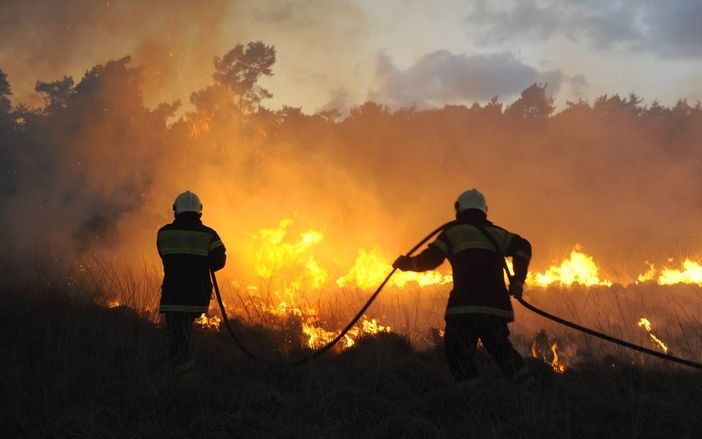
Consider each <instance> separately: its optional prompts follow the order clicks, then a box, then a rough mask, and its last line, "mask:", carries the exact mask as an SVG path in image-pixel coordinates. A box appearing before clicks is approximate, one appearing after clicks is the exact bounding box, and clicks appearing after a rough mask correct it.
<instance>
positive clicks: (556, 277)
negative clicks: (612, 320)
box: [527, 245, 612, 287]
mask: <svg viewBox="0 0 702 439" xmlns="http://www.w3.org/2000/svg"><path fill="white" fill-rule="evenodd" d="M599 271H600V270H599V267H597V264H595V261H594V259H593V258H592V256H589V255H587V254H585V253H583V252H581V251H580V246H579V245H576V247H575V248H574V249H573V250H572V251H571V252H570V256H569V257H568V259H565V260H564V261H563V262H561V264H560V265H551V266H550V267H549V268H548V270H546V271H545V272H543V273H537V274H536V275H534V276H533V277H532V278H530V279H528V280H527V282H528V283H529V282H530V280H533V282H534V283H535V284H536V285H538V286H540V287H547V286H549V285H551V284H558V285H561V286H571V285H573V284H580V285H584V286H587V287H590V286H596V285H599V286H607V287H609V286H611V285H612V282H611V281H609V280H606V279H600V275H599Z"/></svg>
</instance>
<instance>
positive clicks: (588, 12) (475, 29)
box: [464, 0, 702, 58]
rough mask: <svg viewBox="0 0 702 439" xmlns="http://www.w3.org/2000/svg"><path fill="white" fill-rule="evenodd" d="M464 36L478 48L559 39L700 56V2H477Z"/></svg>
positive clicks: (663, 54) (680, 55) (592, 44)
mask: <svg viewBox="0 0 702 439" xmlns="http://www.w3.org/2000/svg"><path fill="white" fill-rule="evenodd" d="M464 23H465V25H466V32H467V33H469V34H470V35H472V36H474V38H475V40H476V42H478V43H482V44H501V43H505V42H509V41H523V40H524V39H531V40H537V41H541V40H546V39H549V38H551V37H553V36H555V35H563V36H566V37H568V38H570V39H572V40H574V41H578V42H584V43H586V44H589V45H590V46H591V47H593V48H595V49H600V50H604V49H615V50H633V51H645V52H651V53H654V54H656V55H659V56H661V57H664V58H668V57H699V56H700V55H702V45H700V44H699V42H700V41H702V2H699V1H697V0H680V1H675V2H669V3H666V4H665V7H663V6H662V4H661V3H660V2H656V1H653V0H642V1H610V0H584V1H580V2H565V1H537V0H523V1H518V2H515V3H512V4H511V5H510V6H507V7H495V6H494V3H492V2H487V1H485V0H480V1H478V2H477V3H476V5H475V7H474V8H473V10H472V11H471V12H470V13H469V14H468V15H467V16H466V18H465V21H464Z"/></svg>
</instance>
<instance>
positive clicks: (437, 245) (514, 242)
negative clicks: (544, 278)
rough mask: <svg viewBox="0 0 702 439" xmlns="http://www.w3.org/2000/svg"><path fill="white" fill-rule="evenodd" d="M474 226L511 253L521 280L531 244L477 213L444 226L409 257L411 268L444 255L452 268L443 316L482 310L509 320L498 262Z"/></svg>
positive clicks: (439, 260) (423, 267)
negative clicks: (444, 227) (451, 287)
mask: <svg viewBox="0 0 702 439" xmlns="http://www.w3.org/2000/svg"><path fill="white" fill-rule="evenodd" d="M480 214H482V212H480ZM478 227H481V228H483V229H484V230H486V231H487V232H488V233H489V234H490V235H492V237H493V238H494V240H495V242H496V243H497V244H498V245H499V246H500V251H501V253H502V254H503V255H504V256H511V257H513V262H514V268H515V280H516V281H521V282H524V278H525V277H526V272H527V266H528V264H529V260H530V259H531V244H529V241H527V240H526V239H524V238H522V237H521V236H519V235H517V234H514V233H512V232H509V231H507V230H505V229H503V228H501V227H498V226H496V225H494V224H492V223H491V222H490V221H487V219H485V217H484V216H482V217H481V215H470V214H469V215H465V216H463V217H459V219H458V222H457V223H456V224H455V225H453V226H451V227H449V228H447V229H446V230H444V231H443V233H441V234H440V235H439V237H438V238H437V239H436V241H434V242H433V243H431V244H429V247H428V248H427V249H426V250H424V252H422V253H421V254H419V255H417V256H415V257H414V258H412V269H413V270H414V271H424V270H430V269H432V268H436V267H438V266H439V265H440V264H441V263H442V262H443V261H444V259H446V258H448V260H449V262H450V263H451V268H452V270H453V290H452V291H451V294H450V296H449V300H448V305H447V308H446V316H452V315H461V314H483V315H492V316H497V317H502V318H504V319H506V320H507V321H512V320H514V312H513V310H512V304H511V303H510V300H509V294H508V292H507V288H506V286H505V281H504V274H503V270H502V262H501V261H500V258H499V257H497V255H496V251H495V246H494V245H493V243H492V242H491V241H490V239H488V238H487V237H486V236H485V235H484V234H483V233H482V232H481V231H480V230H479V229H478Z"/></svg>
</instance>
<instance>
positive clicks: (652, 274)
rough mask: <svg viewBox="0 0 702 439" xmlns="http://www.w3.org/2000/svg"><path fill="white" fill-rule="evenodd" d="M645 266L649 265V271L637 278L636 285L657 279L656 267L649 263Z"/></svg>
mask: <svg viewBox="0 0 702 439" xmlns="http://www.w3.org/2000/svg"><path fill="white" fill-rule="evenodd" d="M645 264H646V265H648V270H646V272H645V273H643V274H640V275H639V276H638V277H637V278H636V283H643V282H648V281H652V280H653V279H655V278H656V266H655V265H653V264H651V263H650V262H648V261H646V262H645Z"/></svg>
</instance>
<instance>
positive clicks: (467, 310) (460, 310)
mask: <svg viewBox="0 0 702 439" xmlns="http://www.w3.org/2000/svg"><path fill="white" fill-rule="evenodd" d="M460 314H488V315H491V316H497V317H504V318H506V319H514V312H512V311H509V310H506V309H500V308H493V307H491V306H477V305H476V306H452V307H449V308H446V315H447V316H454V315H460Z"/></svg>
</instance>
